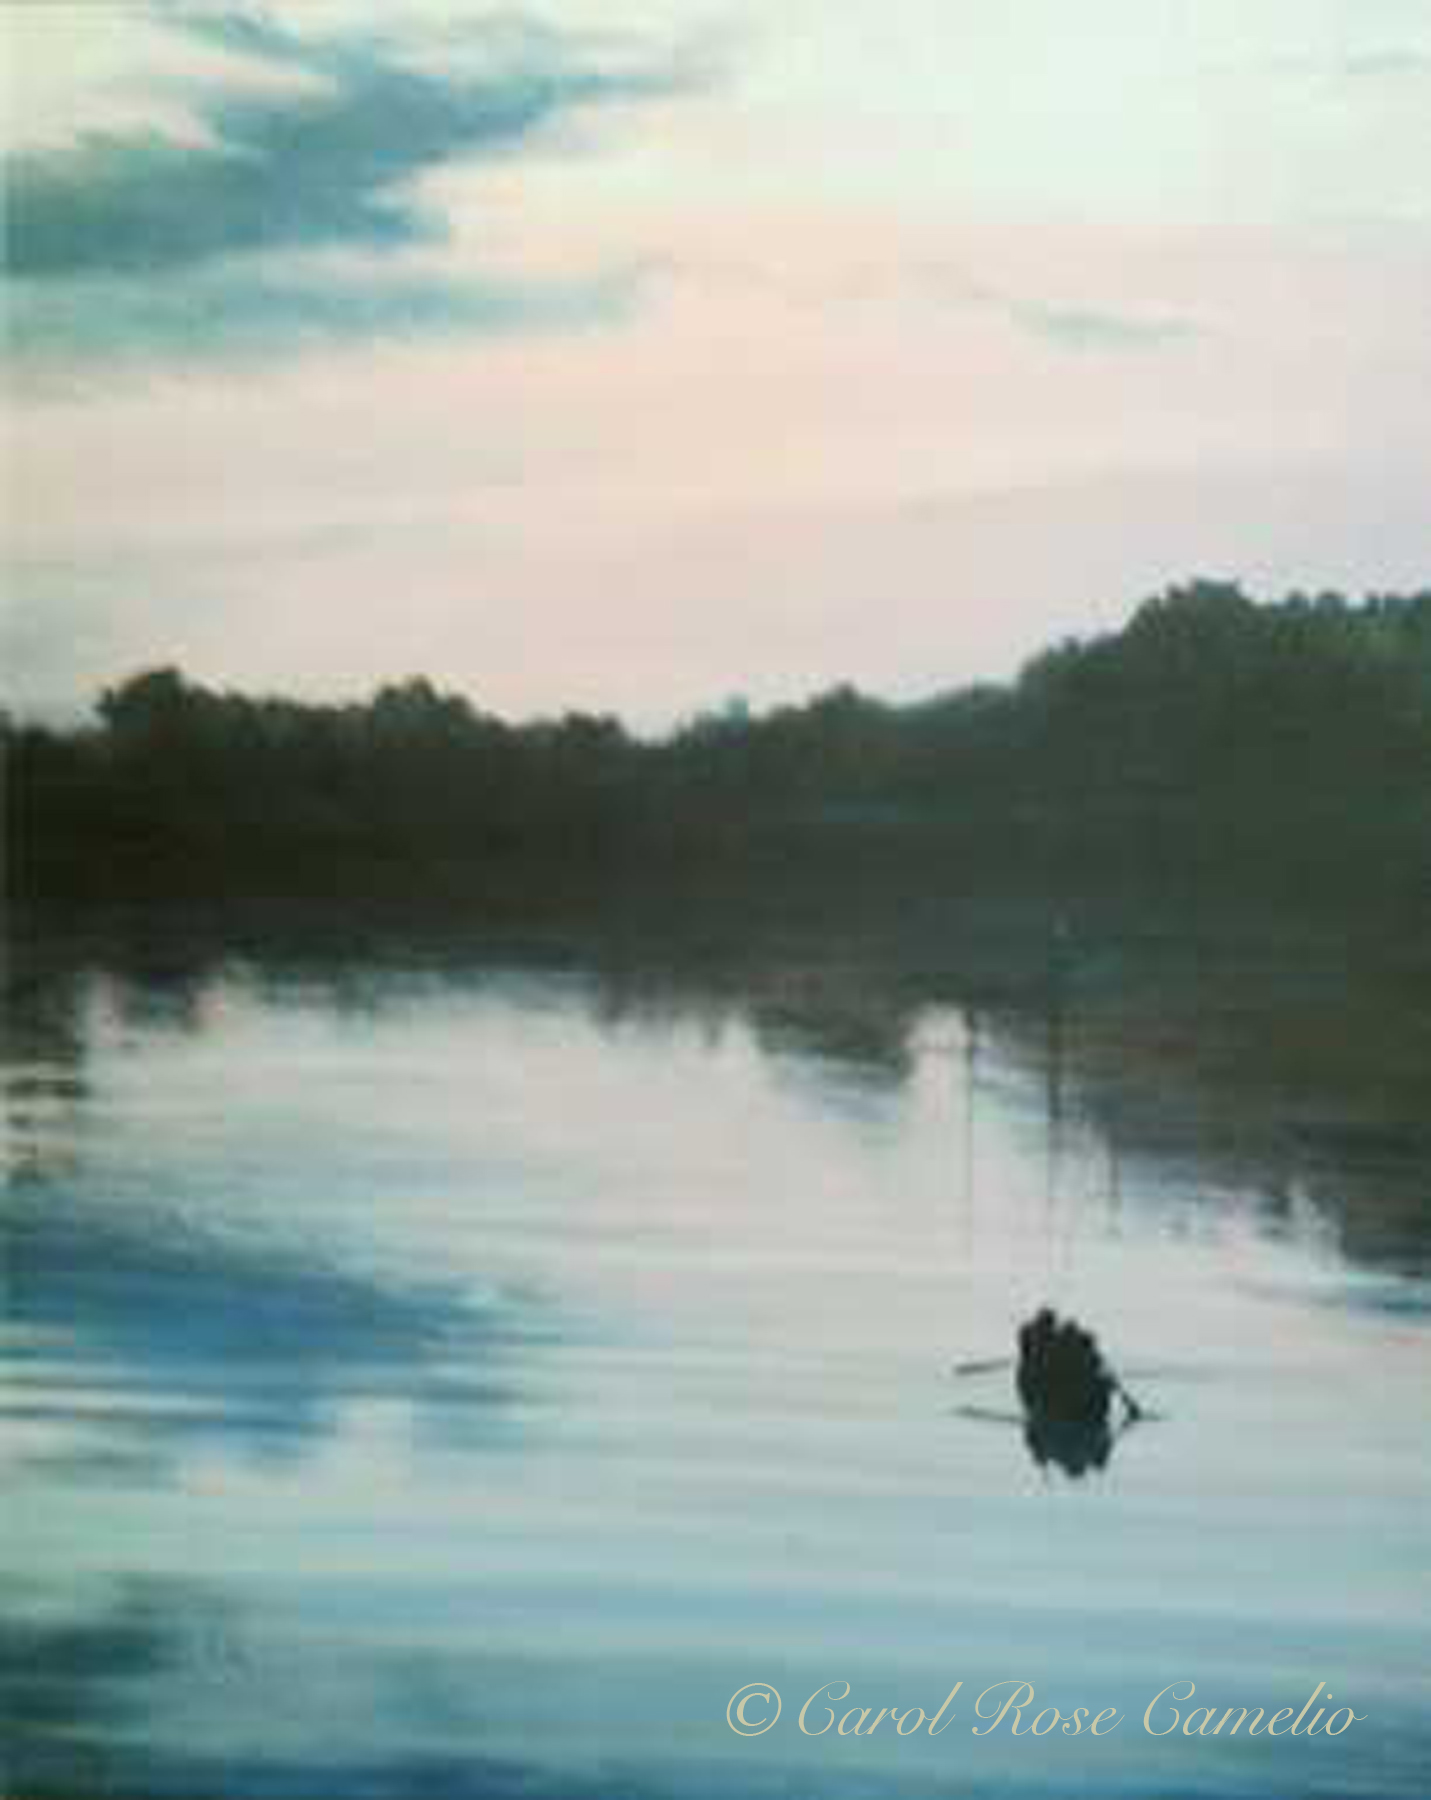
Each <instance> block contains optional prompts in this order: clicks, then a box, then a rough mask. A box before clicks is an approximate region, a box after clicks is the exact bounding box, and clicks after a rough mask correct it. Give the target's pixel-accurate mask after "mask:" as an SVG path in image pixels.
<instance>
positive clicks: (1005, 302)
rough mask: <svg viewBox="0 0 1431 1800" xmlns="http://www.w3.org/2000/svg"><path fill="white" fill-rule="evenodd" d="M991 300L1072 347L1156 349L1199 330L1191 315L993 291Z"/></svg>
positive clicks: (1026, 325)
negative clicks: (1128, 310)
mask: <svg viewBox="0 0 1431 1800" xmlns="http://www.w3.org/2000/svg"><path fill="white" fill-rule="evenodd" d="M989 300H990V304H992V305H996V306H997V307H998V308H999V310H1000V311H1001V312H1003V314H1004V315H1005V317H1006V318H1008V319H1009V320H1010V321H1011V322H1012V323H1013V324H1015V325H1018V326H1019V327H1021V328H1022V329H1023V330H1025V331H1029V332H1032V333H1034V335H1035V336H1038V337H1042V338H1046V339H1048V340H1049V342H1051V343H1054V344H1058V345H1061V346H1062V347H1063V348H1064V349H1068V350H1152V349H1156V348H1158V347H1159V346H1161V345H1164V344H1173V343H1179V342H1182V341H1183V340H1185V339H1187V338H1190V337H1195V336H1197V335H1198V331H1199V327H1198V326H1197V325H1195V324H1194V323H1193V322H1192V320H1190V319H1174V318H1166V317H1156V318H1153V317H1146V316H1143V315H1140V314H1135V313H1122V312H1111V311H1106V310H1104V309H1102V308H1099V307H1091V306H1054V305H1049V304H1048V303H1047V302H1045V301H1041V300H1017V299H1012V298H1010V297H1008V296H1007V295H991V296H990V297H989Z"/></svg>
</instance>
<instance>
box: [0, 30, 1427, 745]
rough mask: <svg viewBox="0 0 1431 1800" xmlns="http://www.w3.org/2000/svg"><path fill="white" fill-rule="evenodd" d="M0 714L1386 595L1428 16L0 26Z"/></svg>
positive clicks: (687, 665) (965, 639)
mask: <svg viewBox="0 0 1431 1800" xmlns="http://www.w3.org/2000/svg"><path fill="white" fill-rule="evenodd" d="M0 48H3V54H4V62H5V77H6V79H5V83H4V90H3V132H4V144H5V173H4V185H3V198H4V203H5V225H6V231H5V240H6V257H7V271H6V273H7V282H6V288H5V297H4V302H3V307H4V310H3V325H4V335H5V360H6V374H5V400H6V403H7V404H6V406H5V409H4V426H3V455H4V506H5V514H6V517H5V541H6V546H7V547H6V549H5V552H4V575H5V582H4V617H3V652H4V655H3V667H4V671H5V689H6V693H5V699H6V704H7V705H9V706H10V707H12V708H13V709H14V710H16V711H18V712H20V713H21V714H22V715H25V716H36V717H53V718H68V717H73V716H76V715H77V714H79V713H80V712H81V711H82V710H83V709H84V708H86V707H88V706H89V705H90V704H91V703H92V702H93V700H94V698H95V697H96V695H97V694H98V692H99V690H100V689H101V688H102V687H103V686H104V685H105V684H107V683H112V682H114V681H116V680H118V679H122V678H123V677H124V676H126V675H128V674H131V673H133V672H135V671H136V670H139V669H142V668H145V667H150V666H154V665H156V664H169V663H174V664H178V665H179V666H180V667H182V668H183V669H184V670H185V672H186V673H188V674H189V675H190V676H192V677H193V678H195V679H197V680H201V681H204V682H206V683H209V684H212V685H215V686H221V687H239V688H243V689H247V690H251V691H252V690H258V691H264V692H286V693H293V694H300V695H305V696H312V697H325V698H329V697H333V698H349V697H356V696H359V695H363V694H366V693H368V692H370V691H371V690H372V689H373V688H374V687H376V686H377V685H378V684H380V683H382V682H384V681H388V680H394V679H401V678H403V677H405V676H407V675H410V674H415V673H423V674H427V675H429V676H430V677H431V678H432V679H433V680H434V681H436V682H437V683H438V684H439V685H440V686H442V687H444V688H453V689H457V690H460V691H462V692H464V693H466V694H468V695H469V696H470V697H471V698H472V699H473V700H474V702H476V703H477V704H479V705H480V706H482V707H484V708H486V709H488V710H491V711H494V712H499V713H503V714H505V715H508V716H511V717H525V716H529V715H532V714H535V713H553V712H559V711H562V710H565V709H567V708H584V709H592V710H599V711H613V712H616V713H619V714H620V715H622V716H623V717H624V718H626V719H627V720H628V721H629V722H631V723H632V724H634V725H636V726H638V727H640V728H648V729H660V728H663V727H664V726H666V725H668V724H670V723H672V722H673V721H676V720H678V719H681V718H685V717H689V716H690V715H691V714H692V713H694V712H696V711H698V710H701V709H704V708H708V707H715V706H720V705H723V704H725V703H726V702H728V701H729V700H731V699H732V698H734V697H736V696H740V697H741V698H743V699H745V700H747V701H749V702H750V703H752V704H755V705H768V704H771V703H775V702H779V701H784V700H787V699H792V698H802V697H804V696H806V695H808V694H810V693H811V692H814V691H816V690H819V689H822V688H825V687H828V686H830V685H832V684H834V683H836V682H842V681H852V682H854V683H855V684H856V685H858V686H860V687H861V688H864V689H866V690H868V691H872V692H875V693H878V694H882V695H886V696H889V697H891V698H908V697H916V696H921V695H925V694H929V693H933V692H937V691H941V690H944V689H948V688H951V687H955V686H959V685H962V684H964V683H966V682H970V681H973V680H982V679H988V678H1001V677H1003V676H1006V675H1008V674H1010V673H1012V672H1013V671H1014V670H1016V669H1017V667H1018V666H1019V664H1020V662H1021V661H1022V660H1023V659H1024V658H1026V657H1028V656H1029V655H1031V654H1033V653H1034V652H1036V651H1037V650H1038V649H1039V648H1041V647H1042V646H1044V645H1045V644H1047V643H1049V642H1051V641H1053V640H1056V639H1060V638H1063V637H1066V636H1069V635H1072V634H1087V633H1090V632H1094V631H1099V630H1105V629H1109V628H1112V627H1115V626H1116V625H1118V624H1119V623H1120V622H1121V621H1122V620H1123V619H1124V618H1126V617H1127V616H1128V614H1129V613H1130V612H1131V611H1132V610H1133V608H1134V607H1135V606H1136V605H1137V604H1138V602H1139V601H1140V600H1142V599H1143V598H1145V597H1147V596H1148V595H1150V594H1152V593H1155V592H1157V591H1159V590H1161V589H1163V588H1165V587H1166V586H1168V585H1169V584H1171V583H1175V582H1180V581H1183V580H1186V579H1188V578H1191V577H1193V576H1198V575H1202V576H1212V577H1216V578H1223V579H1237V580H1240V581H1242V582H1243V583H1244V584H1245V585H1246V586H1247V587H1248V588H1249V590H1250V591H1252V592H1254V593H1256V594H1259V595H1266V596H1269V597H1270V596H1273V595H1276V594H1279V593H1282V592H1284V591H1286V590H1289V589H1292V588H1301V589H1306V590H1310V591H1317V590H1320V589H1324V588H1329V587H1332V588H1338V589H1341V590H1344V591H1347V592H1350V593H1353V594H1360V593H1363V592H1366V591H1371V590H1409V589H1415V588H1420V587H1423V586H1425V585H1427V584H1428V582H1431V533H1428V522H1431V507H1428V504H1427V499H1428V495H1431V406H1428V405H1427V402H1426V398H1425V397H1426V396H1427V395H1428V394H1431V0H1198V3H1197V4H1192V3H1191V0H1176V3H1175V0H1098V4H1096V5H1093V6H1090V7H1083V8H1072V7H1070V6H1068V5H1067V4H1066V0H844V3H842V4H840V5H832V4H828V3H827V0H781V4H779V5H777V6H772V5H769V4H765V5H753V4H750V3H749V0H731V3H730V4H721V0H714V3H713V4H710V5H707V4H705V3H704V0H700V3H691V4H686V3H684V0H640V3H637V0H633V3H631V4H629V5H628V4H625V3H624V0H560V3H559V4H555V5H551V6H544V7H541V8H538V9H534V10H528V9H526V8H525V7H524V6H523V5H521V4H520V3H519V4H517V5H515V6H513V5H507V4H501V5H496V6H491V5H486V4H477V3H475V0H474V3H471V4H469V3H467V0H285V3H284V4H281V5H273V4H270V5H258V4H254V5H241V4H182V3H176V0H163V3H156V4H146V3H144V0H115V3H113V4H111V3H110V0H76V3H73V4H69V3H67V0H45V3H44V4H43V5H41V4H35V3H33V0H0Z"/></svg>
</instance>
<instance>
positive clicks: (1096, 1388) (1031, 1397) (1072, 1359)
mask: <svg viewBox="0 0 1431 1800" xmlns="http://www.w3.org/2000/svg"><path fill="white" fill-rule="evenodd" d="M1015 1379H1016V1383H1017V1386H1018V1391H1019V1399H1020V1400H1021V1401H1022V1402H1023V1407H1024V1411H1025V1413H1027V1415H1028V1416H1029V1418H1030V1419H1031V1420H1033V1421H1035V1422H1037V1423H1051V1424H1062V1425H1087V1426H1093V1427H1097V1426H1103V1425H1106V1424H1107V1423H1108V1406H1109V1402H1110V1401H1111V1400H1112V1398H1113V1396H1114V1394H1115V1393H1120V1392H1123V1389H1122V1384H1121V1383H1120V1382H1119V1380H1118V1378H1117V1377H1116V1376H1115V1375H1114V1374H1113V1372H1112V1370H1111V1369H1110V1368H1109V1367H1108V1365H1107V1363H1106V1362H1105V1361H1104V1360H1103V1353H1102V1351H1101V1350H1100V1349H1099V1348H1098V1341H1097V1339H1096V1338H1095V1337H1094V1335H1093V1333H1092V1332H1091V1331H1085V1330H1084V1329H1083V1327H1082V1326H1081V1325H1080V1324H1079V1323H1078V1322H1077V1320H1076V1319H1060V1318H1059V1317H1058V1316H1057V1314H1056V1313H1054V1312H1052V1311H1051V1310H1050V1309H1049V1308H1048V1307H1046V1306H1045V1307H1042V1308H1041V1309H1040V1310H1039V1311H1038V1312H1036V1313H1035V1314H1034V1316H1033V1317H1032V1318H1031V1319H1029V1320H1028V1321H1027V1322H1026V1323H1025V1324H1023V1325H1021V1326H1020V1327H1019V1360H1018V1372H1017V1375H1016V1377H1015ZM1125 1404H1126V1405H1128V1407H1129V1408H1130V1411H1131V1410H1132V1409H1133V1402H1132V1401H1131V1400H1129V1399H1127V1397H1126V1395H1125Z"/></svg>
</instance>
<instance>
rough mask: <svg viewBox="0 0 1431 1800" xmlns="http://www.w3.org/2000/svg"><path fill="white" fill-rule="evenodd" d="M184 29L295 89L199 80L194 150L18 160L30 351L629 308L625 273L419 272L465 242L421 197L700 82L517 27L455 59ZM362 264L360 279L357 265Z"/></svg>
mask: <svg viewBox="0 0 1431 1800" xmlns="http://www.w3.org/2000/svg"><path fill="white" fill-rule="evenodd" d="M172 23H173V24H174V25H175V26H176V27H177V28H178V29H180V30H182V31H184V32H186V33H187V34H189V35H190V36H192V37H194V38H196V39H202V40H203V41H204V42H205V43H206V44H207V45H208V46H210V47H217V48H219V49H221V50H223V51H225V52H229V53H232V54H234V55H236V56H238V57H240V58H243V59H245V60H248V61H251V62H256V63H257V64H258V65H259V66H260V67H261V68H262V69H263V70H264V71H265V72H266V73H267V74H268V75H269V76H270V78H272V77H279V78H280V79H278V80H273V79H270V80H269V81H268V83H267V84H266V85H263V86H255V85H253V84H252V83H249V84H243V85H240V84H237V83H235V84H232V85H218V86H216V85H214V84H212V83H206V84H203V85H200V84H198V83H195V84H194V87H193V89H192V91H191V92H189V93H188V94H186V95H185V98H186V99H187V100H188V102H189V104H190V105H191V108H192V110H193V112H194V114H195V117H196V121H197V124H198V127H199V134H198V136H197V138H196V139H194V140H192V141H189V140H184V139H180V138H179V137H177V136H173V135H166V134H164V133H161V132H158V131H152V132H147V133H141V132H132V133H125V134H106V135H91V136H88V137H85V138H82V139H81V140H79V141H78V142H77V143H75V144H73V145H70V146H67V147H65V148H62V149H51V150H45V151H31V152H27V153H23V154H19V155H16V156H15V157H13V158H12V159H11V160H10V163H9V166H8V168H7V171H6V189H7V212H8V217H7V222H6V224H7V229H6V260H7V265H8V272H9V275H10V277H11V279H12V283H13V287H12V315H11V325H12V344H13V346H14V347H15V349H17V350H18V351H19V353H20V354H21V356H22V357H23V358H25V359H27V360H43V359H44V358H45V357H46V356H50V357H55V358H61V359H62V358H65V357H71V358H77V359H82V360H88V359H92V358H95V357H98V356H103V355H105V354H110V353H113V354H133V353H135V352H141V353H148V354H164V353H168V354H172V355H175V356H180V357H182V356H186V355H193V354H199V353H202V352H204V351H228V350H243V349H246V348H248V349H251V348H255V347H265V348H276V347H279V346H280V345H281V344H282V342H283V341H284V339H285V338H291V339H292V340H293V341H294V342H302V341H305V340H307V339H310V338H312V337H314V336H315V335H316V336H320V337H323V338H332V337H334V336H339V335H356V336H364V337H367V336H373V335H387V334H410V333H414V332H431V331H442V330H453V329H465V330H488V329H500V330H508V329H511V328H513V327H514V326H516V325H520V324H523V323H526V324H530V325H532V326H533V327H536V328H541V327H551V326H554V325H560V326H566V325H570V324H574V323H586V322H600V321H603V320H605V319H607V318H609V317H611V316H612V314H613V313H614V312H617V311H619V310H620V308H621V305H622V303H623V301H625V300H627V299H629V297H630V293H631V280H630V278H629V272H627V273H618V274H615V275H613V274H612V273H611V272H610V271H604V272H602V273H601V274H600V275H599V276H597V277H595V278H593V279H592V280H590V281H569V282H545V283H537V282H522V281H520V280H517V281H513V280H510V279H506V278H503V277H497V276H494V277H492V278H491V279H479V280H476V281H473V280H471V279H470V278H464V277H461V276H459V275H457V274H454V273H444V272H442V271H441V270H440V269H434V268H432V267H430V266H427V267H424V268H422V269H421V270H419V271H417V272H414V270H413V268H412V266H411V261H410V253H412V252H414V251H417V250H424V249H429V250H430V249H431V248H432V247H434V246H441V245H443V244H445V243H446V242H447V241H448V240H449V238H450V235H451V234H450V227H449V225H448V222H447V220H446V219H445V218H444V217H443V215H442V214H441V213H440V212H438V211H436V210H434V209H432V208H431V207H429V206H427V205H424V203H423V202H422V200H421V198H420V197H419V194H418V188H419V186H420V184H421V182H422V180H423V178H425V177H427V176H430V175H432V174H434V173H436V172H438V171H440V170H443V169H446V168H450V167H454V166H457V165H464V164H480V163H482V162H484V161H486V162H493V161H497V160H499V159H500V160H506V159H510V158H511V157H513V156H515V155H518V154H521V153H522V152H524V151H526V150H528V149H529V148H531V147H532V146H533V145H535V144H536V143H538V142H539V141H544V140H546V139H548V138H550V137H552V136H553V135H555V134H558V133H560V132H561V130H562V129H563V128H564V127H566V126H567V125H569V124H570V123H572V122H574V121H576V120H578V119H580V118H582V117H584V116H585V115H587V114H590V113H591V112H593V111H595V110H598V109H599V110H602V111H608V112H609V111H611V110H613V109H616V108H629V107H635V106H639V105H641V104H643V103H645V102H648V101H652V100H655V99H659V98H664V97H669V96H671V95H673V94H676V93H678V92H680V91H682V90H683V89H684V88H686V87H688V86H689V85H690V84H691V82H692V81H693V80H694V79H695V77H694V75H693V73H692V71H691V70H690V69H689V68H688V67H682V66H679V65H678V63H677V62H676V61H675V60H674V59H671V58H667V59H665V60H654V59H644V60H643V59H634V58H633V57H632V56H631V55H630V54H629V53H626V54H624V55H620V56H618V55H616V54H614V53H613V51H612V50H611V49H610V47H609V46H602V45H600V44H598V43H596V42H594V41H592V40H590V39H576V38H564V37H563V36H561V35H560V34H558V33H556V32H553V31H551V30H549V29H544V28H539V27H537V26H535V25H527V24H524V23H523V22H522V21H521V20H520V19H513V18H511V17H493V18H490V19H486V20H475V21H473V22H471V24H470V26H469V27H468V28H467V29H466V30H465V31H464V34H463V37H462V40H461V44H460V46H458V47H456V48H460V50H461V52H462V55H461V61H460V64H458V63H457V61H456V58H455V57H454V61H453V66H451V67H448V68H446V69H435V68H433V67H431V66H427V65H422V64H419V63H417V62H415V61H414V60H412V59H411V58H410V57H408V56H405V55H404V53H403V50H402V47H401V46H400V45H397V44H394V43H391V42H388V41H385V40H382V39H379V38H377V37H374V36H371V35H366V34H365V35H361V36H359V35H345V36H338V37H332V36H329V37H321V38H320V37H309V36H303V35H300V34H298V33H297V32H294V31H292V30H290V29H288V28H287V27H285V26H280V25H278V24H277V23H274V22H273V21H272V20H270V19H268V18H266V17H259V16H256V15H250V14H239V13H203V14H194V13H181V14H178V15H174V17H173V19H172ZM354 256H357V257H360V258H362V259H364V261H363V267H362V271H361V276H360V277H358V276H355V272H354V271H353V269H352V268H351V267H349V268H345V267H343V259H344V258H345V257H347V258H349V259H351V258H352V257H354Z"/></svg>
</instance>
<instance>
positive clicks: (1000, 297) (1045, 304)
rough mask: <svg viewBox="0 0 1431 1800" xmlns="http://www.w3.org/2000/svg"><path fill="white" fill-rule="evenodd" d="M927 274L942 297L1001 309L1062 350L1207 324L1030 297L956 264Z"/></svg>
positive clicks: (1157, 345) (1103, 347)
mask: <svg viewBox="0 0 1431 1800" xmlns="http://www.w3.org/2000/svg"><path fill="white" fill-rule="evenodd" d="M924 274H925V278H926V280H927V281H928V283H929V285H930V286H931V288H932V289H933V290H934V292H935V293H937V294H938V295H939V296H940V297H941V298H942V299H945V300H947V301H950V302H951V303H952V304H954V305H956V306H969V307H976V308H982V309H984V310H987V311H989V312H993V313H997V314H999V316H1000V317H1002V318H1003V319H1004V320H1006V321H1007V322H1008V323H1009V324H1010V325H1013V326H1014V327H1016V329H1018V330H1019V331H1022V332H1025V333H1027V334H1029V335H1030V336H1033V337H1037V338H1042V339H1043V340H1044V341H1045V342H1047V343H1050V344H1054V345H1056V346H1057V347H1058V348H1059V349H1063V350H1083V351H1138V350H1156V349H1161V348H1163V347H1165V346H1167V345H1171V344H1177V343H1184V342H1186V341H1188V340H1189V339H1192V338H1196V337H1200V336H1201V335H1202V333H1203V330H1204V327H1203V326H1202V325H1201V324H1199V323H1198V322H1197V321H1196V320H1194V319H1188V318H1179V317H1174V316H1172V315H1170V314H1164V313H1142V312H1125V311H1122V310H1121V309H1120V310H1114V309H1112V308H1110V307H1102V306H1084V305H1065V304H1061V303H1059V302H1055V301H1048V300H1030V299H1026V298H1025V297H1023V296H1022V295H1019V294H1012V293H1009V292H1007V291H1005V290H1004V289H1001V288H991V287H987V286H985V285H984V284H983V283H982V282H977V281H973V280H971V279H970V278H969V277H968V276H966V275H965V274H964V273H963V272H962V271H961V270H958V269H951V268H948V267H942V266H941V267H936V268H926V269H925V271H924Z"/></svg>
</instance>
